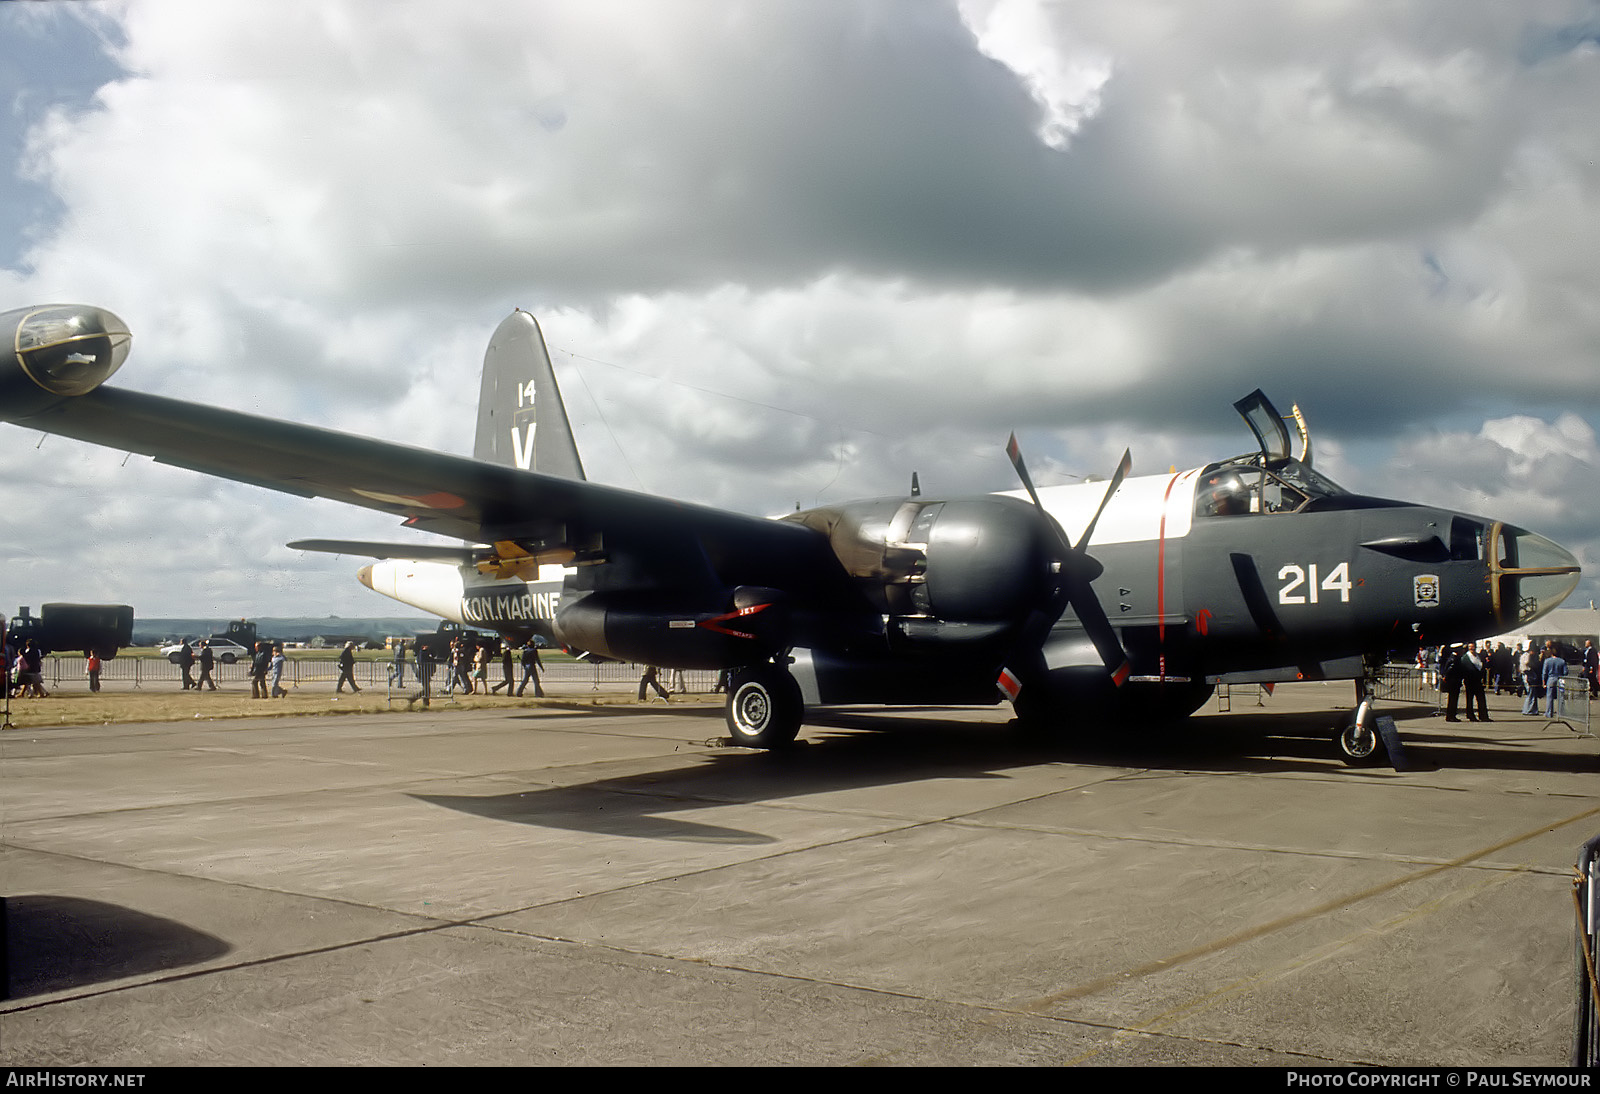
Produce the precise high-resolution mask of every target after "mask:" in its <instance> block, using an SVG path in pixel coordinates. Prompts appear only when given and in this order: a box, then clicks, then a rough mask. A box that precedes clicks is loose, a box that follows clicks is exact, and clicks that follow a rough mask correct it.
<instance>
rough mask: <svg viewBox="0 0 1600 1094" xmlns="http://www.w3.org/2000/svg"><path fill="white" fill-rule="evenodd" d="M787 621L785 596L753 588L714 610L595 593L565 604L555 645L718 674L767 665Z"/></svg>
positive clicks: (680, 601)
mask: <svg viewBox="0 0 1600 1094" xmlns="http://www.w3.org/2000/svg"><path fill="white" fill-rule="evenodd" d="M790 616H791V613H790V610H789V605H788V602H787V600H786V598H785V597H784V596H783V594H781V593H779V592H778V591H777V590H774V589H764V588H757V587H755V586H740V587H739V588H736V589H734V590H732V591H731V592H730V593H728V595H727V596H726V598H724V599H721V600H720V602H719V603H717V604H707V603H706V602H705V600H704V599H703V598H697V597H693V596H688V595H685V594H682V593H677V592H671V591H647V592H641V591H629V592H598V593H590V594H588V595H586V596H582V597H579V598H577V599H575V600H563V602H562V605H561V609H560V611H559V612H558V613H557V614H556V637H557V639H558V640H559V641H560V642H561V643H562V644H563V645H566V646H569V647H571V648H573V649H580V650H586V651H588V652H590V653H594V654H599V655H600V656H602V657H611V658H615V659H616V660H619V661H634V662H637V663H639V664H646V665H660V666H662V667H664V668H682V669H721V668H732V667H735V666H739V665H751V664H755V663H757V662H760V661H764V660H766V659H768V658H770V657H771V656H772V655H773V654H774V653H776V652H777V651H778V650H781V649H783V648H784V647H786V646H787V645H789V644H790V642H791V640H792V639H791V637H790V629H791V627H790Z"/></svg>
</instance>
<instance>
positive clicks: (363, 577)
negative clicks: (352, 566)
mask: <svg viewBox="0 0 1600 1094" xmlns="http://www.w3.org/2000/svg"><path fill="white" fill-rule="evenodd" d="M356 580H357V581H359V582H361V584H363V585H365V586H366V587H367V588H369V589H372V590H373V592H377V590H376V589H375V588H373V585H372V567H371V566H363V567H361V569H359V570H357V571H356Z"/></svg>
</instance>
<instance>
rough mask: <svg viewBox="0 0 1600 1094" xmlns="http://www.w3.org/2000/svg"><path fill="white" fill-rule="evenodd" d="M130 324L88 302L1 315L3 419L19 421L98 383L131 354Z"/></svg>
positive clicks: (0, 414) (0, 395)
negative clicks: (129, 349)
mask: <svg viewBox="0 0 1600 1094" xmlns="http://www.w3.org/2000/svg"><path fill="white" fill-rule="evenodd" d="M132 338H133V336H132V335H131V334H129V333H128V325H127V324H126V323H124V322H123V321H122V320H121V319H118V318H117V317H116V316H115V315H113V314H111V313H110V312H108V311H106V310H105V309H104V308H96V307H93V306H91V305H88V304H43V305H39V306H36V307H32V308H18V309H16V310H15V311H8V312H6V313H4V314H3V315H0V339H3V340H4V341H3V342H0V419H4V420H6V421H16V420H18V419H22V418H27V417H29V416H30V415H33V414H37V413H39V411H41V410H46V409H48V408H49V407H52V406H54V405H55V404H57V403H59V402H61V401H62V400H63V399H70V398H72V397H73V396H76V395H86V394H88V393H89V392H91V391H93V390H94V389H95V388H97V387H99V386H100V385H101V384H102V383H104V382H105V381H106V379H107V378H108V377H109V376H110V375H111V374H112V373H113V372H116V371H117V369H118V368H120V367H121V365H122V362H123V361H124V360H125V359H126V358H127V356H128V345H129V343H130V341H131V340H132Z"/></svg>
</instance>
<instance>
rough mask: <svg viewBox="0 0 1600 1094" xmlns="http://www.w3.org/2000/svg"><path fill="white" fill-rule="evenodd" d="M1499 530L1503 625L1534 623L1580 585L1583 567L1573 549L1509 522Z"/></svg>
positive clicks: (1498, 599) (1496, 564)
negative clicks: (1579, 580)
mask: <svg viewBox="0 0 1600 1094" xmlns="http://www.w3.org/2000/svg"><path fill="white" fill-rule="evenodd" d="M1497 531H1498V533H1499V534H1498V537H1497V539H1498V542H1497V543H1496V549H1495V552H1494V555H1493V560H1494V561H1493V568H1494V571H1495V582H1494V591H1495V608H1496V614H1497V615H1498V616H1499V619H1500V622H1501V624H1502V625H1504V626H1506V627H1508V628H1509V627H1514V626H1522V625H1524V624H1527V623H1531V622H1532V621H1533V620H1535V619H1538V618H1539V617H1540V616H1541V615H1544V614H1545V613H1547V612H1549V611H1551V610H1553V609H1554V608H1555V607H1556V606H1557V605H1559V604H1560V603H1561V602H1562V601H1563V600H1565V599H1566V598H1567V597H1568V595H1570V594H1571V592H1572V590H1573V589H1576V588H1577V587H1578V579H1579V578H1581V577H1582V576H1583V570H1582V569H1581V568H1580V567H1579V565H1578V560H1577V559H1576V558H1575V557H1573V554H1572V552H1571V551H1568V550H1567V549H1566V548H1565V547H1562V546H1561V545H1560V544H1558V543H1556V542H1554V541H1553V540H1549V539H1546V538H1545V537H1544V536H1541V535H1536V534H1535V533H1533V532H1529V531H1526V530H1524V529H1521V528H1513V527H1511V526H1509V525H1505V526H1502V527H1501V528H1499V529H1498V530H1497Z"/></svg>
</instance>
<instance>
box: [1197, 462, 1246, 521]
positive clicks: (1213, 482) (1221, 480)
mask: <svg viewBox="0 0 1600 1094" xmlns="http://www.w3.org/2000/svg"><path fill="white" fill-rule="evenodd" d="M1200 499H1201V500H1200V512H1201V513H1202V514H1204V515H1207V516H1215V517H1231V516H1234V515H1236V514H1239V513H1248V512H1249V511H1250V491H1249V489H1248V488H1247V487H1246V486H1245V484H1244V480H1243V479H1242V478H1240V477H1239V473H1238V472H1237V471H1234V470H1231V469H1224V470H1221V471H1215V472H1213V473H1212V474H1211V475H1210V476H1209V477H1208V478H1207V479H1206V481H1205V483H1204V484H1203V485H1202V486H1201V488H1200Z"/></svg>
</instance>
